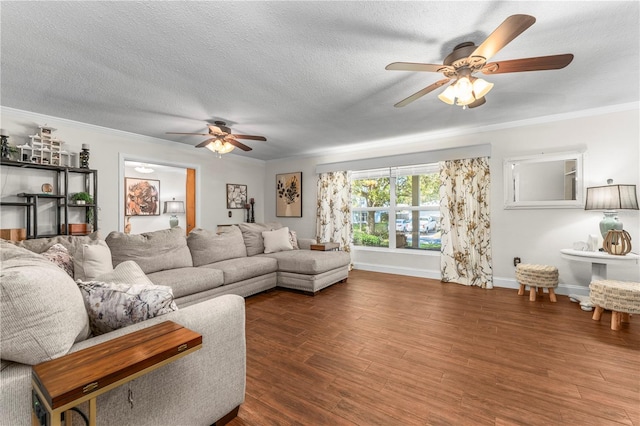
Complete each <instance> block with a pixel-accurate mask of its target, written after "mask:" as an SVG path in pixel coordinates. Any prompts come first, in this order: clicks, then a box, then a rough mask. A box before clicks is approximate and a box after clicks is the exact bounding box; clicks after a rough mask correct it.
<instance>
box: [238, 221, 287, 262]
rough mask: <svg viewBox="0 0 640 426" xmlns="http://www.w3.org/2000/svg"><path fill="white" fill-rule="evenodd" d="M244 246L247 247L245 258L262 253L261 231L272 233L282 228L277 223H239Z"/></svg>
mask: <svg viewBox="0 0 640 426" xmlns="http://www.w3.org/2000/svg"><path fill="white" fill-rule="evenodd" d="M238 226H239V227H240V231H242V238H243V239H244V245H245V246H247V256H255V255H256V254H260V253H264V240H263V238H262V232H263V231H273V230H275V229H280V228H282V225H281V224H280V223H277V222H272V223H240V224H239V225H238Z"/></svg>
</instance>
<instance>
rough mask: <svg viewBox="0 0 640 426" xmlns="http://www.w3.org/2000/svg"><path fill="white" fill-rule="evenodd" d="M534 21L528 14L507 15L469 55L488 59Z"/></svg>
mask: <svg viewBox="0 0 640 426" xmlns="http://www.w3.org/2000/svg"><path fill="white" fill-rule="evenodd" d="M535 22H536V18H534V17H533V16H530V15H511V16H509V17H508V18H507V19H505V20H504V22H503V23H502V24H500V26H499V27H498V28H496V29H495V30H494V31H493V32H492V33H491V34H490V35H489V37H487V39H486V40H485V41H483V42H482V44H481V45H480V46H478V47H477V48H476V50H474V51H473V53H472V54H471V55H470V57H477V56H479V57H482V58H484V59H485V60H486V61H488V60H489V58H491V57H492V56H493V55H495V54H496V53H498V51H500V49H502V48H503V47H505V46H506V45H507V44H509V43H510V42H511V41H512V40H513V39H514V38H516V37H518V36H519V35H520V34H522V33H523V32H524V31H525V30H526V29H527V28H529V27H530V26H531V25H533V24H534V23H535Z"/></svg>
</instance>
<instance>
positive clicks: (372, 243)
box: [353, 211, 389, 247]
mask: <svg viewBox="0 0 640 426" xmlns="http://www.w3.org/2000/svg"><path fill="white" fill-rule="evenodd" d="M356 220H357V222H356ZM353 245H356V246H368V247H389V212H388V211H354V212H353Z"/></svg>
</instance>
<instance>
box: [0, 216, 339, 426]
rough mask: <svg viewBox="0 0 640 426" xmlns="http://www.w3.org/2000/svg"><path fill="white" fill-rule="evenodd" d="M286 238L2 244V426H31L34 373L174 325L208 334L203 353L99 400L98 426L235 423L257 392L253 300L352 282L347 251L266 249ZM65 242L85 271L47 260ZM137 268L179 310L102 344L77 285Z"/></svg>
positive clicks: (261, 227) (244, 230) (234, 234)
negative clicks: (248, 342) (249, 312)
mask: <svg viewBox="0 0 640 426" xmlns="http://www.w3.org/2000/svg"><path fill="white" fill-rule="evenodd" d="M276 230H277V231H278V233H279V234H282V231H283V230H284V229H283V228H282V227H281V226H280V225H279V224H241V225H239V226H229V227H222V228H219V231H218V232H211V231H207V230H203V229H196V230H193V231H192V232H191V233H190V234H189V236H188V237H186V236H185V235H184V230H182V229H180V228H173V229H167V230H162V231H156V232H150V233H146V234H140V235H126V234H122V233H118V232H112V233H110V234H109V235H108V236H107V237H106V239H105V240H104V241H103V240H100V239H99V236H98V234H97V233H94V234H92V235H90V236H83V237H72V236H58V237H54V238H44V239H38V240H27V241H23V242H21V243H18V244H12V243H9V242H7V241H4V240H0V249H1V250H0V254H1V257H0V260H1V263H0V267H1V268H0V287H1V290H2V297H1V298H0V305H1V317H2V333H1V334H0V338H1V345H0V350H1V352H0V355H1V358H2V364H1V369H0V397H1V399H0V401H1V402H2V414H1V416H0V426H4V425H7V426H9V425H10V426H20V425H24V426H26V425H30V424H31V365H35V364H38V363H40V362H44V361H47V360H50V359H55V358H58V357H60V356H63V355H65V354H67V353H71V352H75V351H78V350H81V349H84V348H87V347H91V346H93V345H96V344H99V343H102V342H104V341H108V340H110V339H113V338H116V337H119V336H122V335H126V334H129V333H132V332H134V331H137V330H140V329H142V328H146V327H149V326H151V325H154V324H157V323H159V322H162V321H167V320H171V321H174V322H176V323H178V324H181V325H183V326H185V327H187V328H190V329H192V330H194V331H196V332H198V333H200V334H202V336H203V347H202V349H200V350H198V351H196V352H194V353H192V354H190V355H188V356H186V357H184V358H182V359H180V360H178V361H176V362H173V363H171V364H168V365H166V366H164V367H162V368H160V369H158V370H156V371H154V372H152V373H149V374H147V375H144V376H142V377H139V378H137V379H136V380H134V381H133V382H131V383H130V384H129V385H126V386H121V387H119V388H116V389H114V390H112V391H110V392H107V393H105V394H103V395H101V396H100V397H98V402H97V406H98V416H97V421H98V424H100V425H124V424H135V425H160V424H172V425H182V424H185V425H186V424H188V425H210V424H214V423H215V424H224V423H225V422H226V421H228V420H230V419H231V418H233V417H234V416H235V414H237V410H238V407H239V406H240V405H241V404H242V402H243V401H244V394H245V372H246V370H245V369H246V348H245V334H244V333H245V315H244V300H243V298H242V297H241V296H243V297H246V296H249V295H252V294H255V293H258V292H261V291H264V290H268V289H271V288H274V287H276V286H280V287H285V288H291V289H296V290H302V291H304V292H308V293H311V294H313V293H315V292H317V291H319V290H321V289H323V288H325V287H327V286H329V285H331V284H333V283H336V282H338V281H344V280H346V279H347V276H348V271H349V264H350V257H349V253H347V252H321V251H311V250H309V249H308V248H309V245H310V244H311V243H312V242H313V241H312V240H302V239H300V240H297V241H295V240H296V239H295V237H293V238H292V239H291V240H290V241H291V242H293V243H294V244H293V245H294V246H295V245H296V244H295V243H296V242H297V245H298V246H299V248H298V249H289V247H290V246H288V245H287V247H285V248H283V247H282V246H281V247H279V249H278V250H275V251H274V250H273V248H272V247H269V244H267V246H266V247H265V241H266V240H264V239H263V234H262V233H263V232H267V233H269V232H273V231H276ZM269 238H271V237H269ZM269 241H271V240H269ZM105 242H106V243H105ZM54 244H60V245H62V246H64V248H65V250H66V251H67V252H68V254H71V255H72V256H73V259H72V262H71V263H72V264H73V265H74V266H75V270H73V271H70V270H69V269H71V270H72V269H73V268H64V267H63V266H60V267H59V266H56V265H55V264H54V263H52V261H54V260H55V261H56V263H60V262H59V261H62V263H64V262H65V259H57V258H56V259H51V257H49V258H46V257H45V256H44V254H47V253H49V252H50V251H51V249H52V248H55V247H53V246H54ZM98 249H99V250H98ZM265 251H266V253H265ZM270 251H273V252H270ZM40 253H42V254H40ZM105 253H106V255H105ZM54 255H55V251H54ZM68 257H69V256H68ZM48 259H49V260H48ZM132 260H133V261H135V263H136V264H137V266H136V265H135V264H134V265H133V266H134V267H135V269H136V270H137V271H138V274H139V276H140V277H141V278H144V279H145V280H146V281H147V282H148V286H152V287H157V286H168V287H170V288H171V289H172V291H173V297H174V300H175V304H176V305H177V307H176V309H177V310H173V311H171V312H169V313H167V314H164V315H160V316H155V317H154V318H151V319H147V320H145V321H142V322H137V323H134V324H132V325H128V326H125V327H124V328H119V329H116V330H115V331H110V332H107V333H106V334H101V335H98V336H95V337H94V336H92V335H91V334H90V332H89V325H90V324H89V323H90V321H91V320H92V318H94V317H92V316H91V314H88V310H89V308H88V306H87V305H86V303H87V301H86V300H83V295H82V292H81V290H80V289H79V287H78V285H81V283H80V284H78V285H76V282H74V279H76V280H77V279H80V280H82V281H91V280H93V279H94V278H95V280H96V281H100V280H101V278H100V277H104V276H106V275H109V274H111V276H112V277H113V276H114V274H115V272H114V271H118V270H119V269H125V268H123V266H125V265H126V266H127V268H130V267H131V264H132V263H133V262H131V261H132ZM66 262H69V259H66ZM105 271H107V272H106V274H105ZM108 271H111V272H108ZM69 273H70V274H71V275H72V276H73V277H74V278H71V276H69ZM116 275H117V274H116ZM79 277H80V278H79ZM149 281H150V282H149ZM152 283H153V284H152ZM135 284H139V283H135ZM154 284H155V286H154ZM161 288H163V289H164V288H166V287H161ZM92 328H93V327H92ZM129 391H131V392H133V397H134V400H135V404H133V406H130V404H129V402H128V396H129V395H128V392H129ZM221 419H222V420H221ZM77 420H78V421H79V423H80V422H81V419H79V418H78V419H77Z"/></svg>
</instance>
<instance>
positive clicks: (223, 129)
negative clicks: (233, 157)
mask: <svg viewBox="0 0 640 426" xmlns="http://www.w3.org/2000/svg"><path fill="white" fill-rule="evenodd" d="M207 127H209V133H178V132H167V134H168V135H199V136H211V138H209V139H207V140H206V141H204V142H201V143H199V144H198V145H196V148H207V149H209V150H211V151H212V152H214V153H215V154H216V156H217V157H218V158H222V154H227V153H229V152H231V151H233V150H234V149H235V148H240V149H241V150H243V151H251V148H250V147H248V146H247V145H245V144H243V143H241V142H239V141H238V139H251V140H254V141H264V142H266V140H267V138H265V137H264V136H253V135H237V134H233V133H231V129H230V128H229V127H227V124H226V123H225V122H224V121H214V124H207Z"/></svg>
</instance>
